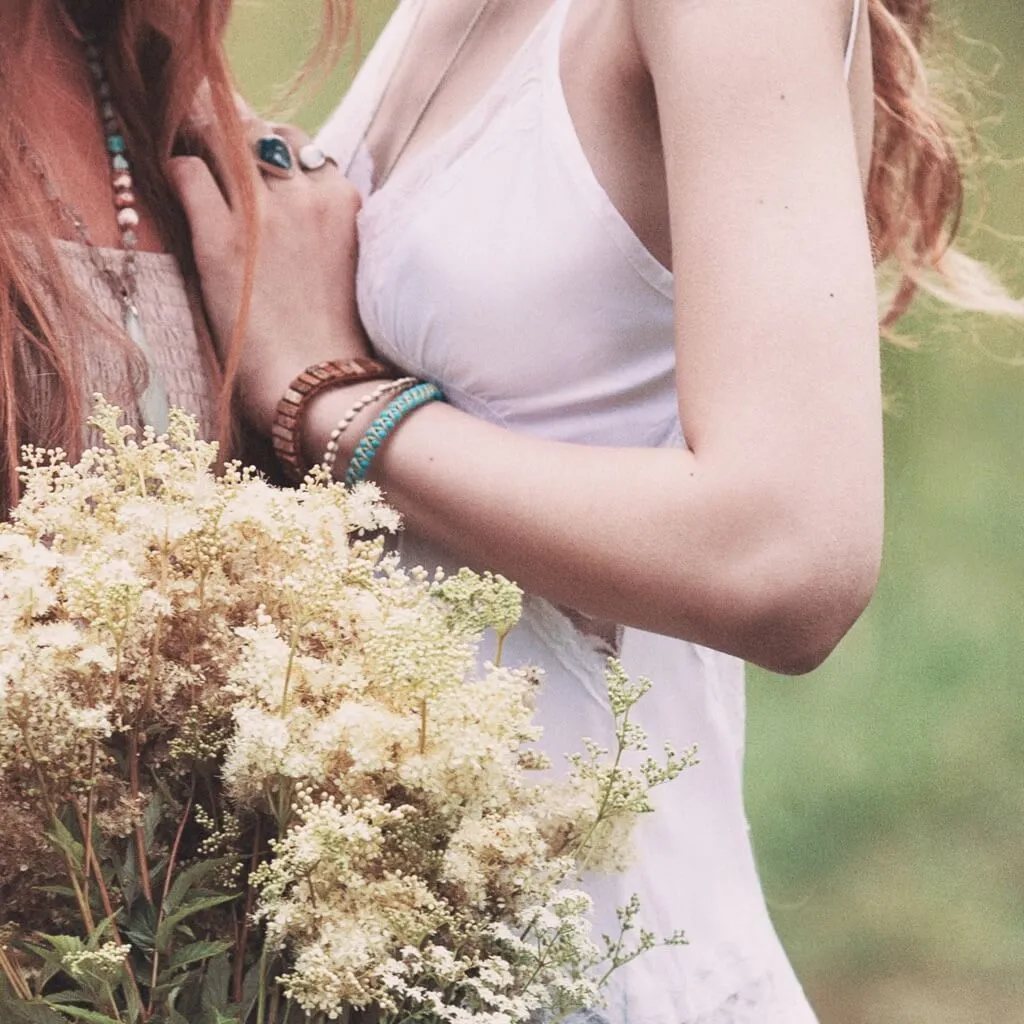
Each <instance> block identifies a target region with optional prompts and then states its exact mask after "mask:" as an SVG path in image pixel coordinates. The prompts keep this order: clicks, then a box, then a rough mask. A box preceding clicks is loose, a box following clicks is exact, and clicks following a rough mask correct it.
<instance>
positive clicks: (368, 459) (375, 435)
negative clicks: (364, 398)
mask: <svg viewBox="0 0 1024 1024" xmlns="http://www.w3.org/2000/svg"><path fill="white" fill-rule="evenodd" d="M443 401H444V392H443V391H442V390H441V389H440V388H439V387H438V386H437V385H436V384H417V385H416V386H415V387H412V388H409V390H408V391H405V392H403V393H402V394H400V395H399V396H398V397H397V398H396V399H394V400H393V401H391V402H389V403H388V405H386V406H385V407H384V411H383V412H382V413H381V414H380V415H379V416H378V417H377V418H376V419H375V420H374V421H373V422H372V423H371V424H370V426H369V428H368V429H367V431H366V433H365V434H363V436H362V437H361V438H360V440H359V444H357V445H356V450H355V451H354V452H353V453H352V461H351V462H350V463H349V464H348V469H347V470H346V471H345V486H346V487H353V486H355V485H356V484H357V483H359V482H360V481H361V480H365V479H366V477H367V474H368V473H369V472H370V464H371V463H372V462H373V460H374V457H375V456H376V454H377V452H378V451H379V450H380V446H381V445H382V444H383V443H384V442H385V441H386V440H387V439H388V438H389V437H390V436H391V432H392V431H393V430H394V429H395V427H397V426H398V424H399V423H401V421H402V418H403V417H404V416H407V415H408V414H409V413H411V412H412V411H413V409H418V408H419V407H420V406H421V405H426V404H427V403H428V402H443Z"/></svg>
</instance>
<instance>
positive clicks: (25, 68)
mask: <svg viewBox="0 0 1024 1024" xmlns="http://www.w3.org/2000/svg"><path fill="white" fill-rule="evenodd" d="M228 8H229V4H228V3H227V2H225V0H181V2H176V3H174V4H167V3H164V2H162V0H132V2H131V3H127V2H124V3H122V2H120V0H66V2H64V3H61V2H59V0H42V2H40V0H5V2H4V3H3V4H2V5H0V110H2V115H3V116H2V124H3V128H2V129H0V516H3V515H6V511H7V509H8V508H9V507H10V505H11V504H12V503H13V502H14V500H15V498H16V496H17V489H18V481H17V466H18V456H19V447H20V445H21V444H25V443H32V444H41V445H45V446H61V447H63V448H64V449H65V450H67V451H68V452H69V453H70V455H71V456H72V457H74V455H75V454H76V453H77V452H78V451H79V450H80V449H81V447H82V444H83V442H84V441H85V440H86V434H85V433H84V431H83V423H84V421H85V419H86V417H87V415H88V410H89V405H90V402H91V395H92V393H93V392H96V391H102V392H104V393H105V394H106V395H107V396H108V397H109V398H110V399H112V400H116V401H118V402H119V404H121V405H122V406H123V407H124V408H125V410H126V414H127V416H128V419H129V421H130V422H131V423H133V424H134V425H136V426H139V425H140V424H141V422H142V421H143V420H150V421H153V422H159V421H160V418H161V416H162V415H163V414H164V412H165V410H166V406H167V405H168V403H170V404H174V405H178V406H180V407H183V408H185V409H187V410H188V411H189V412H191V413H193V414H195V415H196V416H197V417H198V418H199V420H200V423H201V425H202V428H203V431H204V433H206V434H207V435H208V436H217V434H218V433H219V432H220V429H221V427H220V424H221V421H222V417H221V415H220V409H219V407H220V405H221V388H222V379H223V375H222V373H221V371H220V368H219V364H218V360H217V358H216V354H215V352H214V350H213V347H212V345H211V344H210V340H209V332H208V330H207V328H206V326H205V322H204V318H203V316H202V315H201V299H200V295H199V289H198V281H197V279H196V277H195V274H194V269H193V263H192V258H191V252H190V250H189V246H188V231H187V226H186V224H185V221H184V218H183V216H182V213H181V209H180V206H179V204H178V202H177V201H176V198H175V196H174V193H173V191H172V189H171V187H170V185H169V183H168V180H167V177H166V173H165V171H166V166H165V165H166V161H167V159H168V158H169V157H170V155H171V152H172V148H173V147H174V146H178V147H179V151H181V147H183V146H187V145H188V138H187V132H186V129H187V127H188V124H189V121H190V118H191V112H192V111H193V109H194V107H195V103H196V96H197V92H198V89H199V86H200V83H203V82H205V83H207V88H206V91H205V97H206V98H205V100H204V104H203V106H204V109H206V111H207V115H206V116H207V117H208V119H209V120H211V121H212V122H213V124H214V125H215V131H216V134H217V135H218V137H219V138H220V139H221V140H222V144H221V148H220V157H221V160H220V174H221V175H222V178H223V179H224V180H225V181H226V182H237V186H233V187H234V189H235V192H236V194H237V195H238V197H239V204H240V209H246V208H249V209H251V208H252V202H251V197H252V182H253V180H254V178H255V173H254V170H253V167H252V160H251V153H250V148H249V142H248V139H247V136H246V134H245V129H244V127H243V125H242V123H241V121H240V119H239V115H238V112H237V110H236V107H235V103H234V94H233V91H232V88H231V85H230V82H229V78H228V73H227V70H226V63H225V57H224V52H223V49H222V36H223V30H224V27H225V23H226V18H227V14H228Z"/></svg>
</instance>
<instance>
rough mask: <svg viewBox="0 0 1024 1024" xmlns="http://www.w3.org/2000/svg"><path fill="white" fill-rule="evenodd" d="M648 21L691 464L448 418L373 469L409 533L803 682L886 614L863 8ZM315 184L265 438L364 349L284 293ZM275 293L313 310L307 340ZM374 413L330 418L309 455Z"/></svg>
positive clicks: (256, 345) (278, 233)
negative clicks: (291, 397) (879, 604)
mask: <svg viewBox="0 0 1024 1024" xmlns="http://www.w3.org/2000/svg"><path fill="white" fill-rule="evenodd" d="M632 6H633V12H634V22H635V28H636V37H637V42H638V44H639V46H640V48H641V51H642V53H643V54H644V57H645V60H646V61H647V64H648V67H649V69H650V73H651V76H652V79H653V81H654V83H655V87H656V90H657V94H658V103H659V109H660V110H661V111H662V115H661V121H662V135H663V143H664V149H665V153H666V163H667V171H668V179H669V191H670V205H671V211H672V241H673V264H674V267H675V269H676V280H677V337H678V341H677V346H678V364H679V394H680V407H681V413H682V417H683V423H684V425H685V430H686V433H687V439H688V442H689V445H690V450H689V451H683V450H638V449H632V448H630V449H607V448H591V447H585V446H578V445H568V444H559V443H554V442H548V441H541V440H536V439H533V438H529V437H524V436H522V435H518V434H516V433H513V432H511V431H507V430H503V429H501V428H498V427H494V426H491V425H489V424H486V423H483V422H481V421H479V420H476V419H474V418H473V417H471V416H468V415H466V414H463V413H460V412H458V411H456V410H453V409H450V408H445V407H430V408H425V409H422V410H420V411H418V412H417V413H416V414H415V415H414V416H411V417H410V418H409V420H408V421H407V422H405V423H403V424H402V425H401V427H400V428H399V429H398V430H397V431H396V432H395V434H394V435H393V437H392V438H391V439H390V440H389V441H388V442H387V444H386V445H385V447H384V448H383V450H382V452H381V454H380V455H379V456H378V459H377V461H376V463H375V475H376V478H377V479H378V480H379V481H380V482H381V483H382V485H383V486H384V488H385V490H386V491H387V493H388V496H389V499H390V500H391V501H392V502H393V503H394V504H395V505H396V506H397V507H398V508H399V509H400V510H401V511H402V512H403V513H404V515H405V517H406V520H407V522H408V523H409V525H410V527H411V528H413V529H415V530H416V531H417V532H418V533H420V534H423V535H424V536H426V537H428V538H429V539H431V540H433V541H435V542H437V543H439V544H440V545H442V546H443V547H445V548H447V549H449V550H450V551H452V552H453V553H454V554H455V555H456V556H457V557H458V558H459V559H460V560H461V561H465V562H468V563H471V564H475V565H480V566H488V567H490V568H493V569H496V570H498V571H501V572H503V573H505V574H506V575H508V576H510V577H512V578H515V579H517V580H518V581H519V582H520V583H521V584H522V585H523V586H524V587H526V588H527V589H529V590H531V591H535V592H537V593H540V594H542V595H544V596H546V597H549V598H552V599H554V600H556V601H559V602H562V603H566V604H569V605H572V606H574V607H577V608H579V609H580V610H582V611H585V612H588V613H590V614H594V615H597V616H600V617H602V618H607V619H612V620H615V621H619V622H623V623H626V624H631V625H636V626H640V627H644V628H647V629H652V630H656V631H659V632H664V633H668V634H671V635H676V636H680V637H684V638H686V639H688V640H692V641H695V642H698V643H702V644H706V645H708V646H711V647H715V648H718V649H721V650H724V651H728V652H731V653H734V654H738V655H740V656H742V657H745V658H747V659H749V660H751V661H754V662H757V663H759V664H762V665H765V666H767V667H769V668H772V669H776V670H779V671H784V672H799V671H803V670H806V669H808V668H810V667H813V666H814V665H815V664H817V663H818V662H820V660H821V659H822V658H823V657H824V656H825V655H826V654H827V653H828V652H829V651H830V650H831V649H832V647H833V646H834V645H835V643H836V642H837V641H838V639H839V638H840V637H841V636H842V635H843V633H844V632H845V631H846V630H847V629H848V628H849V625H850V624H851V623H852V622H853V621H854V619H855V618H856V617H857V615H858V614H859V613H860V611H861V610H862V608H863V607H864V604H865V603H866V601H867V600H868V598H869V596H870V593H871V591H872V588H873V586H874V581H875V578H876V575H877V569H878V562H879V556H880V547H881V529H882V514H881V508H882V457H881V413H880V383H879V369H878V346H877V331H876V324H875V315H874V313H875V297H874V280H873V273H872V265H871V259H870V250H869V244H868V236H867V228H866V225H865V218H864V214H863V205H862V200H861V185H860V178H859V174H858V168H857V159H856V152H855V144H854V132H853V127H852V124H851V115H850V106H849V99H848V95H847V91H846V85H845V82H844V80H843V74H842V52H841V51H842V34H843V31H842V27H841V23H842V20H843V18H844V17H846V16H847V14H848V12H844V10H843V8H844V6H845V5H844V4H842V3H839V2H838V0H836V2H830V3H826V4H821V3H820V0H786V2H782V0H730V2H729V3H724V4H723V3H709V2H705V0H632ZM193 172H194V173H193ZM197 177H198V171H197V169H195V168H193V169H192V172H189V173H186V174H184V175H183V190H184V193H185V198H186V203H187V204H188V205H189V208H190V210H191V211H192V220H193V224H194V225H195V226H196V236H197V237H196V246H197V254H198V257H199V261H200V266H201V268H203V269H204V274H205V275H206V278H207V282H206V287H207V289H208V290H209V289H211V288H216V287H217V286H218V282H220V283H221V284H223V283H224V281H223V279H224V274H223V271H221V270H218V269H216V268H217V258H218V249H219V248H223V240H221V241H220V242H218V240H217V239H216V238H215V237H213V234H214V228H215V225H216V217H214V218H212V220H211V218H210V217H209V214H210V211H209V210H205V211H204V208H203V207H204V205H205V204H207V203H209V202H213V197H212V193H207V192H204V191H203V189H202V187H201V186H198V184H197V181H196V180H192V181H191V184H190V179H197ZM306 192H307V193H309V195H314V192H315V190H312V191H311V190H309V189H307V190H306ZM302 194H303V193H302V192H301V190H292V189H290V188H289V189H285V188H277V189H275V190H274V191H273V192H272V193H271V194H270V195H269V196H268V198H267V200H266V204H265V205H266V211H267V212H266V214H265V220H266V221H267V223H266V224H265V228H264V230H265V231H266V232H267V233H268V234H270V235H273V242H274V248H275V249H277V255H276V256H275V257H273V259H276V260H280V261H281V263H280V268H281V269H279V270H278V271H274V270H273V268H271V270H269V271H265V272H263V273H264V277H263V279H262V280H261V282H260V283H259V290H260V293H261V294H264V295H265V296H266V297H265V298H264V299H259V298H258V299H257V301H258V302H259V303H263V305H261V306H260V308H259V309H258V310H257V320H258V322H259V323H260V324H261V325H262V326H261V330H263V331H264V333H266V332H267V325H268V324H269V323H270V322H274V320H275V317H280V318H279V319H278V320H277V321H276V322H278V323H279V325H280V329H279V330H278V331H276V332H270V333H274V334H276V337H275V338H274V340H273V341H270V340H268V339H266V338H264V339H263V340H260V339H259V338H257V339H255V340H252V339H251V341H250V353H249V355H248V357H247V358H249V359H258V358H259V353H260V352H261V351H262V352H263V353H264V354H265V357H266V360H267V362H265V363H264V364H263V369H262V370H261V371H260V372H258V373H256V374H255V378H257V379H258V380H259V381H261V382H262V383H261V384H260V386H258V387H256V388H255V389H254V391H253V392H252V393H253V394H254V395H257V396H258V397H257V398H255V399H254V401H253V403H252V404H253V405H255V406H256V407H257V408H256V409H255V418H256V419H257V420H260V419H262V422H263V424H264V426H265V422H266V418H267V416H268V415H269V410H270V408H272V402H273V401H275V400H276V396H277V395H279V394H280V390H281V389H282V388H283V383H282V381H284V382H285V383H286V382H287V379H288V377H289V375H294V372H297V370H298V369H301V367H302V366H304V365H306V364H307V363H309V362H312V361H315V360H316V359H320V358H324V357H325V356H327V355H328V354H330V355H337V354H347V353H348V352H351V351H352V349H353V347H354V346H355V345H356V344H358V342H357V341H356V340H354V339H352V338H351V337H349V338H348V340H344V341H342V340H339V338H338V328H337V327H336V326H335V325H333V324H326V323H319V321H317V322H315V323H314V322H313V321H312V320H309V321H306V320H302V316H304V315H305V314H304V313H301V312H297V309H296V307H298V306H300V305H301V304H302V303H306V304H307V306H308V305H310V297H309V295H308V287H309V285H308V282H301V283H299V285H298V287H295V285H293V284H291V283H289V282H288V281H287V279H286V278H287V275H286V274H285V273H283V268H284V267H286V266H287V265H288V263H289V261H288V259H287V252H286V251H285V252H284V253H282V247H284V249H285V250H286V249H287V246H288V244H289V241H288V237H287V236H288V235H292V236H295V235H298V236H299V237H301V239H302V244H303V248H304V249H306V250H307V251H308V245H309V239H310V235H309V232H310V231H315V230H322V229H321V228H315V227H314V218H313V216H312V215H310V214H308V213H307V211H306V210H305V209H304V206H303V204H305V206H312V205H313V203H314V200H313V199H310V198H309V195H307V197H306V198H305V199H303V198H302ZM314 199H315V200H316V203H317V204H319V208H320V213H321V214H322V212H323V198H322V196H320V197H316V196H315V195H314ZM286 207H287V210H286V212H287V216H285V215H284V213H283V212H282V211H284V210H285V208H286ZM204 218H205V220H206V223H207V224H210V225H213V227H206V226H205V225H204V223H203V221H204ZM303 218H306V219H305V220H304V219H303ZM334 226H335V227H337V225H336V224H335V225H334ZM285 228H287V230H285ZM222 230H227V222H226V221H225V222H222ZM293 255H294V256H295V258H298V255H299V254H298V253H295V254H293ZM294 265H295V264H294V262H292V263H291V266H292V268H293V267H294ZM292 276H293V277H294V274H293V275H292ZM271 295H273V296H274V297H275V298H274V302H276V304H277V305H278V306H279V307H280V306H286V305H289V304H290V305H291V306H292V307H293V308H292V310H291V324H290V326H288V327H287V328H286V325H288V324H289V320H288V317H287V316H285V315H284V314H283V313H281V314H273V315H272V314H271V312H270V311H269V303H270V299H269V296H271ZM289 296H291V298H289ZM264 305H265V306H267V308H266V309H264ZM312 306H314V307H315V306H317V301H316V300H315V299H314V301H313V302H312ZM297 317H298V318H299V320H300V321H301V322H300V323H298V324H296V322H295V321H296V318H297ZM321 319H322V316H321ZM335 320H337V317H335ZM296 330H298V331H301V334H298V335H297V334H296V333H295V331H296ZM348 334H349V335H351V332H348ZM285 339H287V340H286V341H285ZM255 365H257V364H254V366H255ZM351 397H352V396H351V393H330V394H327V395H325V396H324V397H322V398H320V399H318V400H317V401H316V402H315V403H314V405H313V406H312V409H311V411H310V413H311V414H310V418H309V423H308V429H307V432H306V434H307V436H306V443H307V445H308V447H309V450H310V451H311V452H314V453H315V452H319V451H322V449H323V447H324V444H325V443H326V440H327V435H328V433H329V431H330V429H331V427H332V426H333V424H334V423H335V422H336V420H337V419H338V417H339V416H340V415H341V414H342V413H343V412H344V411H345V409H346V408H347V407H348V404H349V403H350V401H351Z"/></svg>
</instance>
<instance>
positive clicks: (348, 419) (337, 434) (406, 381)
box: [320, 377, 419, 475]
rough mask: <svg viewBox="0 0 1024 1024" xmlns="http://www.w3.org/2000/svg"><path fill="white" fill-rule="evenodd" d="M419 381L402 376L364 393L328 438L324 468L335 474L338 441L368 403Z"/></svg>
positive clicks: (323, 460) (407, 387)
mask: <svg viewBox="0 0 1024 1024" xmlns="http://www.w3.org/2000/svg"><path fill="white" fill-rule="evenodd" d="M418 383H419V381H418V380H417V378H416V377H400V378H399V379H398V380H388V381H384V383H383V384H378V385H377V386H376V387H375V388H374V389H373V390H372V391H371V392H370V393H369V394H366V395H363V397H362V398H360V399H359V401H358V402H356V404H355V405H353V406H352V408H351V409H349V411H348V412H347V413H345V415H344V416H342V418H341V419H340V420H339V421H338V425H337V426H336V427H335V428H334V429H333V430H332V431H331V436H330V437H329V438H328V440H327V448H326V450H325V451H324V457H323V459H322V460H321V462H320V464H321V465H322V466H323V468H324V469H325V470H326V471H327V472H328V473H330V474H332V475H333V473H334V463H335V462H336V461H337V458H338V441H339V440H340V439H341V435H342V434H344V433H345V431H346V430H348V428H349V427H350V426H351V425H352V421H353V420H354V419H355V418H356V417H357V416H358V415H359V414H360V413H361V412H362V411H363V410H364V409H365V408H366V407H367V406H368V405H373V403H374V402H378V401H380V399H382V398H384V397H386V396H388V395H394V394H398V393H399V392H402V391H407V390H408V389H409V388H411V387H412V386H413V385H414V384H418Z"/></svg>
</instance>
